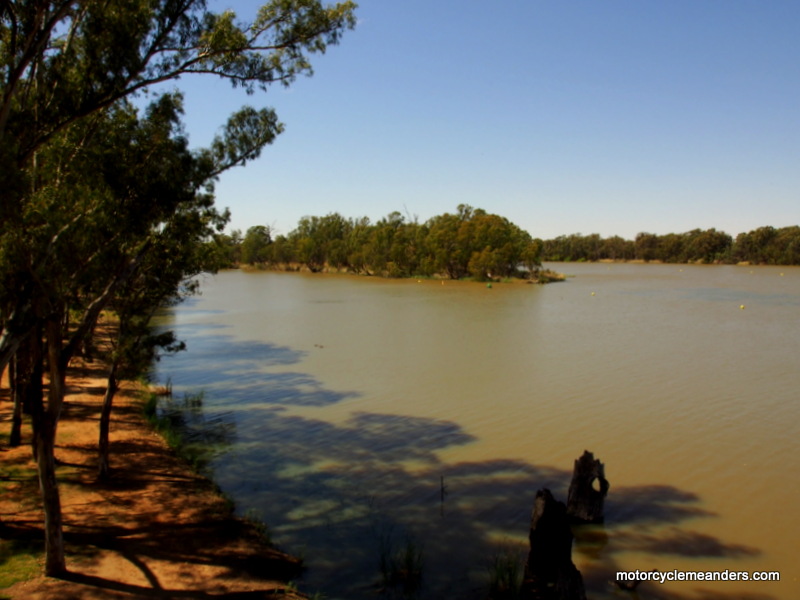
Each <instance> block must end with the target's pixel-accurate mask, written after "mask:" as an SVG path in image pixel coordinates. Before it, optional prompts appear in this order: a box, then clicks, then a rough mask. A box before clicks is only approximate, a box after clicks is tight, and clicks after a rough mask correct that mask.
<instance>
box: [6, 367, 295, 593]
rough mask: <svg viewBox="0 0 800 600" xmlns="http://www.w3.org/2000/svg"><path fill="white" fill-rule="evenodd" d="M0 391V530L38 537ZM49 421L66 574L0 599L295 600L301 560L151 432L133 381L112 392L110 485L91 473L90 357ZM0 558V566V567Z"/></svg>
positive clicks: (24, 460) (28, 480)
mask: <svg viewBox="0 0 800 600" xmlns="http://www.w3.org/2000/svg"><path fill="white" fill-rule="evenodd" d="M6 383H7V382H5V381H4V382H3V385H2V388H1V389H0V433H3V434H6V435H5V436H3V437H2V438H0V485H1V486H2V491H0V538H3V539H6V540H15V541H17V542H30V543H32V544H34V545H36V544H39V543H40V542H39V541H40V540H42V539H43V535H42V512H41V503H40V501H39V498H38V494H39V492H38V484H37V482H36V480H35V478H33V477H32V476H31V472H35V471H32V470H33V469H35V465H34V463H33V461H32V458H31V448H30V444H29V441H30V429H29V428H28V427H26V429H25V433H24V435H25V437H24V443H23V445H22V446H20V447H18V448H9V447H8V442H7V440H8V436H7V433H8V431H9V429H10V408H11V407H10V402H9V399H8V386H7V385H6ZM68 390H69V393H68V395H67V397H66V403H65V406H64V412H63V414H62V418H61V421H60V424H59V428H58V438H57V445H56V459H57V461H58V462H59V467H58V478H59V487H60V491H61V502H62V509H63V513H64V524H65V526H64V532H65V540H66V547H67V568H68V570H69V573H68V574H67V575H66V576H65V577H64V578H63V579H54V578H48V577H36V578H34V579H32V580H29V581H24V582H20V583H17V584H14V585H12V586H11V587H9V588H7V589H5V590H0V597H11V598H20V599H36V600H45V599H47V600H50V599H53V600H55V599H58V600H67V599H72V598H75V599H82V600H83V599H101V598H102V599H112V600H113V599H130V598H248V599H249V598H275V597H276V596H279V597H284V598H302V597H303V596H301V595H298V594H296V593H295V592H294V591H293V587H292V586H290V585H289V584H287V583H286V582H287V581H289V580H290V579H292V578H294V577H297V576H298V575H299V573H300V571H301V568H302V567H301V564H300V562H299V561H298V560H297V559H294V558H292V557H290V556H287V555H285V554H283V553H281V552H279V551H277V550H275V549H273V548H271V547H270V546H269V545H268V544H267V542H266V541H265V540H264V539H263V538H262V537H261V536H260V535H259V532H258V529H257V528H256V527H254V526H253V525H251V524H249V523H247V522H244V521H241V520H238V519H236V518H234V517H233V515H232V509H231V506H230V504H229V503H228V502H227V501H226V500H225V499H224V498H222V497H221V496H220V495H219V494H218V493H217V492H216V491H215V488H214V486H213V485H212V484H211V483H210V482H209V481H207V480H206V479H204V478H203V477H200V476H198V475H197V474H195V473H194V472H192V470H191V469H190V468H189V467H188V466H187V465H186V464H184V463H183V462H182V461H181V460H179V459H178V458H177V457H176V456H175V454H174V453H173V452H172V451H171V450H170V449H169V448H168V447H167V445H166V444H165V443H164V441H163V440H162V439H161V437H160V436H158V435H157V434H156V433H154V432H153V431H152V429H151V428H150V426H149V424H148V423H147V422H146V421H145V420H144V418H143V416H142V414H141V408H140V405H141V402H140V401H139V400H137V398H136V394H135V393H134V391H133V390H132V388H130V387H128V388H123V389H122V390H121V391H120V392H119V393H118V394H117V396H116V399H115V410H114V414H113V416H112V425H111V468H112V478H111V481H110V482H109V483H103V484H101V483H98V482H97V481H96V464H97V458H96V453H97V437H98V422H99V412H100V403H101V401H102V394H103V392H104V379H103V373H102V370H101V366H100V365H88V366H86V367H81V368H77V369H74V370H73V371H72V374H71V376H70V378H69V380H68ZM2 568H3V565H2V564H0V569H2Z"/></svg>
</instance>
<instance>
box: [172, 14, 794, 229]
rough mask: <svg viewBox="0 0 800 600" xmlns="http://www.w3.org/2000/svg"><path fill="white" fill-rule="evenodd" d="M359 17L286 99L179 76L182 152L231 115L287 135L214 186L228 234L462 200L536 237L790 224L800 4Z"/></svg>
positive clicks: (424, 209) (448, 205) (445, 207)
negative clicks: (259, 111) (228, 214)
mask: <svg viewBox="0 0 800 600" xmlns="http://www.w3.org/2000/svg"><path fill="white" fill-rule="evenodd" d="M359 4H360V6H359V8H358V11H357V15H358V19H359V23H358V26H357V28H356V29H355V30H354V31H351V32H348V33H347V34H346V35H345V36H344V39H343V40H342V43H341V44H340V45H339V46H334V47H331V48H329V50H328V52H327V54H325V55H324V56H315V57H313V59H312V62H313V64H314V68H315V74H314V76H313V77H311V78H300V79H298V80H297V81H296V82H295V83H294V84H293V85H292V87H291V88H289V89H288V90H287V89H284V88H281V87H275V88H273V89H271V90H270V91H269V92H268V93H267V94H259V93H257V94H256V95H254V96H246V95H245V94H244V93H243V92H242V91H241V90H231V89H230V86H229V85H228V84H227V83H225V82H223V81H221V80H218V79H210V78H208V77H201V78H194V79H190V78H184V79H181V80H180V81H179V82H178V83H179V84H180V87H181V88H182V89H184V90H185V92H186V109H187V113H186V124H187V130H188V133H189V135H190V141H191V143H192V145H193V146H200V145H205V144H207V143H208V141H209V140H210V139H211V137H212V136H213V134H214V133H215V132H216V131H217V129H218V127H219V126H220V125H221V124H222V123H223V122H224V121H225V120H226V119H227V116H228V114H229V113H230V112H232V111H233V110H235V109H236V108H238V107H239V106H241V105H243V104H252V105H254V106H257V107H259V106H272V107H274V108H275V109H276V111H277V112H278V115H279V117H280V119H281V121H282V122H283V123H284V124H285V125H286V131H285V132H284V133H283V134H282V135H280V136H279V137H278V139H277V140H276V141H275V143H274V144H273V145H272V146H270V147H269V148H267V149H266V150H265V151H264V152H263V154H262V156H261V158H260V159H258V160H257V161H253V162H251V163H248V164H247V166H246V167H244V168H238V169H235V170H233V171H230V172H228V173H226V174H224V175H223V176H222V177H221V178H220V181H219V183H218V185H217V202H218V204H219V205H220V206H221V207H226V206H227V207H229V208H230V209H231V211H232V214H233V218H232V221H231V228H238V229H241V230H242V231H243V232H244V231H245V230H246V229H247V228H248V227H250V226H252V225H262V224H266V225H271V226H273V227H274V228H275V229H276V230H277V232H278V233H284V234H285V233H288V232H289V231H291V230H292V229H294V228H295V226H296V225H297V222H298V220H299V219H300V218H301V217H303V216H305V215H320V216H321V215H325V214H328V213H331V212H339V213H341V214H342V215H344V216H345V217H361V216H367V217H369V218H370V219H372V220H373V221H376V220H378V219H379V218H381V217H383V216H385V215H387V214H389V213H390V212H392V211H395V210H397V211H400V212H401V213H403V214H407V215H410V216H411V217H415V216H416V217H418V218H419V220H420V221H426V220H427V219H429V218H430V217H432V216H434V215H436V214H441V213H444V212H454V211H455V209H456V206H457V205H458V204H461V203H466V204H470V205H472V206H474V207H476V208H483V209H486V210H487V211H489V212H492V213H497V214H500V215H502V216H504V217H507V218H508V219H509V220H511V221H512V222H514V223H516V224H517V225H519V226H520V227H522V228H523V229H526V230H527V231H529V232H530V233H531V234H532V235H533V236H535V237H542V238H551V237H555V236H558V235H562V234H569V233H583V234H589V233H599V234H601V235H603V236H610V235H622V236H623V237H626V238H633V237H634V236H635V235H636V234H637V233H638V232H641V231H647V232H653V233H659V234H664V233H670V232H676V233H679V232H684V231H689V230H691V229H694V228H697V227H699V228H703V229H705V228H710V227H716V228H717V229H721V230H723V231H726V232H728V233H730V234H731V235H736V234H737V233H740V232H742V231H749V230H751V229H754V228H756V227H759V226H762V225H773V226H776V227H783V226H787V225H797V224H800V2H795V1H793V0H772V1H768V2H764V1H762V0H749V1H743V0H669V1H667V0H661V1H655V0H653V1H642V0H614V1H598V0H584V1H576V0H570V1H568V2H561V1H555V0H553V1H539V0H497V1H487V0H483V1H481V2H478V1H474V0H361V2H360V3H359ZM209 5H210V7H211V8H212V9H214V10H224V9H226V8H231V9H233V10H234V11H235V12H236V13H237V16H238V17H239V18H240V19H241V20H250V19H251V18H252V16H253V15H254V14H255V12H256V10H257V7H258V5H259V2H258V0H210V2H209Z"/></svg>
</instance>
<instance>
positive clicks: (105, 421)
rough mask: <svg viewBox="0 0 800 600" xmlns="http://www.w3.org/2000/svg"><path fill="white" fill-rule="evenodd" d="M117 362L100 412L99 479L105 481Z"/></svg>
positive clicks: (110, 372) (107, 472)
mask: <svg viewBox="0 0 800 600" xmlns="http://www.w3.org/2000/svg"><path fill="white" fill-rule="evenodd" d="M117 389H118V387H117V361H116V360H115V361H114V362H113V363H112V365H111V370H110V371H109V372H108V383H107V384H106V393H105V395H104V396H103V409H102V411H101V412H100V441H99V444H98V455H97V464H98V474H97V476H98V479H100V480H101V481H102V480H105V479H108V478H109V476H110V467H109V461H108V431H109V428H110V424H111V408H112V406H113V403H114V394H116V392H117Z"/></svg>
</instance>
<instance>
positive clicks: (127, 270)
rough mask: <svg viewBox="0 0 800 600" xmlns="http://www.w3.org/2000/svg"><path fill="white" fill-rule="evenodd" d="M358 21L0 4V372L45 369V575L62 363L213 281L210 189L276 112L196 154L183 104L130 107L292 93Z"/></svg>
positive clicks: (315, 4)
mask: <svg viewBox="0 0 800 600" xmlns="http://www.w3.org/2000/svg"><path fill="white" fill-rule="evenodd" d="M354 9H355V4H354V3H353V2H349V1H345V2H340V3H337V4H331V5H325V4H323V3H322V2H319V1H318V0H271V1H269V2H267V3H266V4H264V6H262V7H261V8H260V9H259V10H258V12H257V14H256V15H255V17H254V18H253V20H252V21H250V22H240V21H239V20H237V17H236V15H235V14H234V13H233V12H231V11H226V12H223V13H220V14H216V13H213V12H210V11H208V10H207V7H206V3H205V1H204V0H146V1H124V2H106V1H105V0H49V1H48V0H24V1H23V0H7V1H6V2H3V3H1V4H0V194H2V204H1V205H0V327H1V328H2V333H0V371H2V369H3V368H5V366H6V365H7V363H8V361H9V360H10V359H11V357H12V356H14V355H15V353H17V352H19V351H21V350H20V349H21V348H24V349H25V351H26V352H28V351H29V356H28V358H32V359H33V362H34V363H37V364H38V367H37V365H36V364H33V365H29V367H26V369H28V370H29V371H30V373H28V374H26V377H27V376H28V375H30V376H33V377H39V378H41V376H42V365H43V364H46V366H47V369H48V377H49V386H48V396H47V398H46V400H45V399H44V398H43V397H42V396H41V389H42V387H41V385H38V386H37V385H35V382H34V385H31V386H29V387H30V389H36V390H39V393H38V397H36V394H33V395H32V420H33V429H34V446H35V453H36V456H37V463H38V469H39V481H40V488H41V490H42V497H43V504H44V508H45V530H46V536H45V537H46V563H45V571H46V573H47V574H49V575H56V574H59V573H60V572H62V571H64V570H65V568H66V567H65V562H64V554H63V539H62V537H61V521H60V519H61V516H60V503H59V499H58V488H57V486H56V483H55V482H56V480H55V460H54V440H55V431H56V426H57V423H58V418H59V415H60V412H61V407H62V404H63V396H64V378H65V370H66V368H67V365H68V364H69V363H70V361H71V360H72V358H73V357H74V356H75V355H76V354H77V353H78V352H80V351H82V349H83V348H85V347H87V346H88V345H90V341H91V336H92V333H93V330H94V327H95V324H96V322H97V319H98V316H99V315H100V313H101V311H102V310H103V309H105V308H107V307H111V306H114V307H115V308H117V310H119V311H121V314H122V315H125V314H130V315H131V318H130V320H129V321H128V323H127V324H126V325H125V327H126V328H127V330H133V329H136V330H137V331H139V330H140V327H139V326H140V325H141V318H142V317H143V315H144V316H146V315H147V314H148V310H150V309H152V308H153V306H157V305H159V304H160V303H163V302H170V301H173V300H174V299H175V298H179V297H180V296H181V295H182V293H184V292H185V291H187V290H186V288H182V286H183V283H184V281H185V280H186V278H187V277H191V276H192V275H194V274H196V273H197V272H199V271H202V270H206V269H211V270H213V269H214V268H215V266H216V265H217V264H218V263H217V262H216V261H217V258H218V255H219V253H218V252H211V251H210V249H211V246H210V245H209V242H210V240H212V239H213V236H214V235H217V234H219V232H220V231H221V230H222V227H223V226H224V224H225V222H226V221H227V217H228V215H227V212H226V211H219V210H217V209H216V208H215V206H214V196H213V184H214V181H215V179H216V177H217V176H218V175H219V174H220V173H222V172H223V171H225V170H227V169H230V168H232V167H234V166H237V165H243V164H245V163H246V162H247V161H249V160H252V159H254V158H256V157H257V156H258V155H259V153H260V152H261V150H262V149H263V147H264V146H265V145H267V144H269V143H271V142H272V141H273V140H274V139H275V137H276V136H277V135H278V134H280V132H281V131H282V129H283V126H282V125H281V123H280V122H279V121H278V118H277V115H276V114H275V112H274V111H273V110H271V109H269V108H259V109H256V108H253V107H249V106H244V107H243V108H242V109H241V110H239V111H237V112H236V113H234V114H233V115H231V116H230V117H229V119H228V120H227V122H226V123H223V124H221V125H222V127H221V132H220V134H219V135H218V136H217V137H216V138H215V139H214V141H213V142H212V143H211V144H210V146H209V147H208V148H205V149H201V150H192V149H190V147H189V142H188V140H187V138H186V136H185V134H184V131H183V128H182V125H181V115H182V97H181V95H180V94H179V93H167V94H160V95H159V94H148V98H149V99H150V103H149V105H148V106H147V108H146V109H145V110H144V111H143V112H140V111H138V110H137V109H136V108H134V106H133V104H132V103H131V98H132V97H133V96H134V95H139V94H144V93H145V92H147V91H148V90H149V88H151V87H152V86H154V85H155V84H157V83H162V82H165V81H170V80H176V79H178V78H179V77H181V76H184V75H187V76H188V75H205V76H209V75H211V76H216V77H219V78H221V79H223V80H226V81H228V82H229V83H230V84H232V85H233V86H234V87H241V88H243V90H244V91H245V92H247V93H248V94H252V93H254V92H257V91H266V90H267V89H268V88H269V87H270V86H271V85H273V84H280V85H289V84H290V83H291V82H292V81H294V79H295V78H296V77H297V76H298V75H303V74H306V75H308V74H311V72H312V67H311V62H310V56H311V55H312V54H314V53H320V52H324V51H325V50H326V49H327V47H328V46H329V45H331V44H336V43H338V42H339V40H340V38H341V36H342V34H343V33H344V32H345V31H346V30H347V29H349V28H352V27H353V26H354V25H355V16H354ZM145 292H146V293H145ZM134 300H135V301H134ZM148 304H149V306H148ZM124 329H125V328H123V330H124ZM136 335H139V333H137V334H136ZM28 342H31V343H28ZM39 347H41V348H40V349H39V350H34V349H36V348H39ZM120 348H122V345H120ZM45 356H46V357H47V361H46V363H45V361H44V357H45ZM29 363H31V361H30V360H29V361H27V363H26V364H29Z"/></svg>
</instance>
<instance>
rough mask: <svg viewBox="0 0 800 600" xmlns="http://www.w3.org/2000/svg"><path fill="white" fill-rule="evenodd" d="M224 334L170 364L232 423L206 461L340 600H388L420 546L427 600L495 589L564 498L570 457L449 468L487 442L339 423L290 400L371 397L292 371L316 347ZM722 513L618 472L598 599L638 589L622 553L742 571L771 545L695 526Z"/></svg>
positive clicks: (599, 535)
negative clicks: (539, 496)
mask: <svg viewBox="0 0 800 600" xmlns="http://www.w3.org/2000/svg"><path fill="white" fill-rule="evenodd" d="M213 337H214V338H215V339H214V340H213V341H212V340H205V341H204V342H203V344H202V345H200V351H201V352H202V353H204V356H203V357H202V358H198V356H197V354H194V355H193V354H192V352H194V350H191V348H192V346H191V345H190V352H189V353H187V356H186V357H185V358H186V359H187V360H185V361H183V362H179V361H171V362H174V365H173V364H170V365H169V368H167V369H165V372H169V373H170V374H171V377H172V378H173V381H175V383H176V384H178V385H188V384H191V385H192V386H193V387H194V388H196V389H197V388H202V389H204V390H205V391H206V397H207V399H208V401H207V402H206V403H205V404H204V410H211V411H219V412H220V413H224V414H225V415H226V417H225V418H229V419H231V420H232V421H235V433H234V435H232V439H231V445H230V447H229V450H228V451H227V452H225V453H223V454H221V455H218V456H216V457H215V458H214V459H213V460H212V461H211V463H210V468H211V470H212V471H213V475H214V478H215V480H216V481H217V483H218V484H219V485H220V487H221V488H222V489H223V490H224V491H225V492H226V493H227V494H228V495H229V496H230V497H232V498H233V499H234V501H235V502H236V505H237V509H238V510H239V511H240V512H241V513H243V514H244V513H246V514H248V515H250V516H257V517H259V518H261V519H262V520H263V521H264V522H265V523H266V524H268V526H269V528H270V533H271V534H272V536H273V539H274V540H275V541H276V542H277V543H278V544H279V545H281V547H283V548H284V549H286V550H288V551H290V552H299V553H301V554H302V555H303V556H304V557H305V564H306V565H307V571H306V573H305V576H304V581H303V586H304V588H305V589H307V590H309V591H311V592H313V591H315V590H319V591H321V592H322V593H324V594H325V597H327V598H330V599H331V600H333V599H335V598H348V599H350V600H358V599H360V598H374V597H376V594H378V595H379V597H380V593H381V592H382V593H383V596H387V594H388V591H387V590H388V588H389V587H390V585H391V580H392V577H391V576H390V575H387V573H386V569H387V567H386V565H389V564H392V561H393V560H394V559H395V557H396V556H399V555H401V554H402V553H403V550H404V549H406V550H408V549H409V548H412V547H413V548H414V549H415V552H419V555H420V556H421V561H420V562H421V571H422V573H421V580H422V587H421V590H420V591H419V592H418V593H417V597H419V598H441V597H448V598H464V599H472V598H475V599H477V598H486V597H487V579H488V577H487V569H488V566H489V563H490V562H491V560H492V557H493V556H496V555H497V554H498V552H500V551H501V550H502V549H503V547H505V546H508V544H509V543H511V544H514V545H515V548H517V549H519V548H520V547H522V544H524V543H526V540H527V534H528V527H529V525H530V512H531V508H532V505H533V500H534V497H535V493H536V491H537V490H538V489H540V488H543V487H548V488H550V489H551V490H552V491H553V493H554V494H555V495H556V497H557V498H560V499H562V500H566V495H567V488H568V486H569V481H570V478H571V474H572V473H571V465H565V467H568V468H557V467H550V466H544V465H537V464H534V463H532V462H526V461H520V460H504V459H496V460H486V461H481V462H463V463H458V464H452V463H444V462H442V461H441V459H440V458H439V453H440V452H441V451H443V450H449V449H453V448H457V447H458V446H465V445H468V444H471V443H474V442H476V441H477V440H476V438H475V437H474V436H473V435H472V434H470V433H469V432H467V431H465V430H464V429H463V428H461V426H460V425H459V424H458V423H456V422H454V421H449V420H441V419H430V418H425V417H415V416H402V415H396V414H381V413H375V412H367V411H361V412H355V413H353V414H352V415H351V416H350V418H349V419H348V420H346V421H344V422H337V423H331V422H329V421H326V420H323V419H321V418H320V419H318V418H313V417H311V416H308V414H309V413H303V415H302V416H301V415H299V414H296V413H293V412H292V411H290V410H289V409H290V408H292V407H303V408H314V407H325V406H328V405H331V404H335V403H337V402H341V401H343V400H346V399H349V398H354V397H357V396H358V395H359V393H358V392H356V391H344V392H342V391H334V390H330V389H327V388H326V387H325V386H324V385H323V384H322V383H321V382H319V381H317V380H316V379H315V378H314V377H313V376H311V375H309V374H306V373H302V372H300V371H299V370H291V371H286V367H292V368H294V367H295V366H296V365H299V364H300V363H301V361H302V359H303V358H304V356H305V353H304V352H301V351H296V350H293V349H290V348H285V347H277V346H273V345H270V344H264V343H260V342H237V341H235V340H233V339H231V338H229V337H226V336H213ZM209 361H210V362H209ZM173 366H175V367H176V368H175V369H173ZM580 450H582V449H576V453H575V454H576V456H578V454H579V453H580ZM713 516H714V515H713V514H712V513H710V512H708V511H707V510H705V509H704V508H702V506H701V499H700V498H699V497H697V496H696V495H694V494H692V493H690V492H687V491H684V490H680V489H678V488H675V487H672V486H668V485H642V486H628V487H620V488H615V487H614V486H613V480H612V488H611V492H610V495H609V499H608V506H607V522H606V526H605V528H600V529H599V530H598V529H595V530H594V533H591V534H589V533H587V531H583V532H581V531H578V532H576V533H577V541H576V544H575V550H574V552H575V553H576V555H578V554H579V555H581V556H582V557H583V558H584V560H583V563H586V564H587V566H586V567H585V568H586V571H585V573H584V576H585V579H586V584H587V592H588V596H589V597H590V598H594V599H596V600H603V599H605V598H619V597H635V596H630V595H629V594H628V593H627V592H622V591H621V590H618V589H616V590H615V589H614V588H613V587H611V586H610V585H609V583H608V581H609V579H612V578H613V577H614V574H615V573H616V571H617V570H622V569H620V568H619V565H618V564H617V557H618V556H620V555H622V554H623V553H631V552H632V553H638V554H640V555H652V556H658V557H669V556H679V557H689V558H693V559H700V560H702V559H708V560H709V561H711V560H713V559H719V558H724V559H725V560H726V561H727V562H726V566H727V565H728V564H729V563H730V564H731V566H730V568H735V567H734V566H733V563H732V562H731V561H737V560H743V559H746V558H748V557H752V556H755V555H757V554H758V553H759V552H758V550H756V549H753V548H747V547H745V546H741V545H738V544H735V543H729V542H726V541H723V540H721V539H718V538H715V537H713V536H710V535H708V534H700V533H697V532H693V531H691V529H690V528H689V527H688V526H689V522H690V521H692V520H696V519H704V518H710V517H713ZM407 553H408V552H406V554H407ZM709 564H711V563H709ZM710 568H713V567H710ZM637 593H639V594H640V595H639V598H641V599H642V600H644V599H645V598H650V599H653V600H697V599H700V598H703V596H697V595H695V596H691V595H680V593H676V592H672V591H669V590H667V591H664V588H663V587H662V588H661V589H658V590H656V591H655V592H653V591H652V588H651V589H650V591H648V590H647V589H646V588H644V586H643V589H642V591H641V592H637ZM681 593H682V592H681ZM619 594H623V596H620V595H619ZM625 594H628V595H627V596H626V595H625ZM648 594H649V595H648ZM659 594H660V595H659ZM676 594H677V595H676ZM740 597H741V596H740V595H724V594H723V595H719V594H717V595H716V596H707V598H709V599H711V598H713V600H736V599H738V598H740ZM746 600H770V597H769V596H752V597H751V598H747V599H746Z"/></svg>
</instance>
